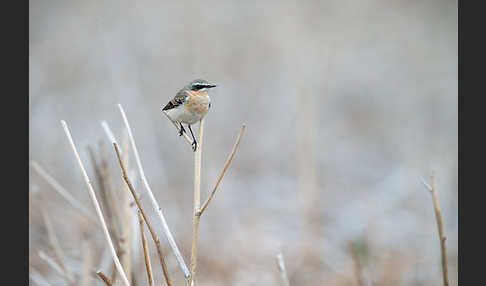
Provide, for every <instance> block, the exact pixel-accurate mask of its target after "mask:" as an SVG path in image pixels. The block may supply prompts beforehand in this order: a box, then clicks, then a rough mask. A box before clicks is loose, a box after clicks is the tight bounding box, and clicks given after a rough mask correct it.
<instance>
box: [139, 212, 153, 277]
mask: <svg viewBox="0 0 486 286" xmlns="http://www.w3.org/2000/svg"><path fill="white" fill-rule="evenodd" d="M138 222H139V225H140V237H141V239H142V247H143V256H144V258H145V269H147V278H148V282H149V286H153V285H154V278H153V277H152V264H150V253H149V249H148V247H147V238H145V233H144V229H143V217H142V214H141V213H140V211H138Z"/></svg>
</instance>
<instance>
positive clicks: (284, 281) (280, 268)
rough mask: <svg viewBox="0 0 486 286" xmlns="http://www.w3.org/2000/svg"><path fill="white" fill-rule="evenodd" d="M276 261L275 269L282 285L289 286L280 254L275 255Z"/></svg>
mask: <svg viewBox="0 0 486 286" xmlns="http://www.w3.org/2000/svg"><path fill="white" fill-rule="evenodd" d="M276 261H277V269H278V272H279V273H280V278H281V279H282V284H283V285H284V286H290V282H289V277H288V275H287V269H286V268H285V263H284V258H283V254H282V253H281V252H280V253H279V254H277V256H276Z"/></svg>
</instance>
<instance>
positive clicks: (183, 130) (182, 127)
mask: <svg viewBox="0 0 486 286" xmlns="http://www.w3.org/2000/svg"><path fill="white" fill-rule="evenodd" d="M184 132H186V130H185V129H184V126H182V124H181V129H180V130H179V136H182V134H184Z"/></svg>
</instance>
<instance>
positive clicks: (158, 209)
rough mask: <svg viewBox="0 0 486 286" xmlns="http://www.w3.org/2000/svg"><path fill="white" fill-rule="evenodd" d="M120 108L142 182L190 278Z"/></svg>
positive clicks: (172, 246) (183, 269)
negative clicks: (146, 176)
mask: <svg viewBox="0 0 486 286" xmlns="http://www.w3.org/2000/svg"><path fill="white" fill-rule="evenodd" d="M118 108H119V109H120V113H121V115H122V117H123V121H124V123H125V126H126V128H127V131H128V135H129V137H130V142H131V144H132V149H133V153H134V155H135V161H136V163H137V166H138V170H139V173H140V177H141V179H142V182H143V185H144V187H145V189H146V190H147V193H148V194H149V198H150V202H151V203H152V207H153V209H154V211H155V212H156V213H157V215H158V216H159V218H160V221H161V222H162V228H163V230H164V232H165V236H166V237H167V240H168V242H169V245H170V247H171V249H172V252H173V253H174V255H175V257H176V259H177V262H178V263H179V266H180V268H181V269H182V272H183V273H184V277H186V278H189V276H190V272H189V269H188V268H187V266H186V263H185V262H184V259H183V258H182V255H181V253H180V251H179V248H178V247H177V244H176V242H175V240H174V237H173V236H172V233H171V232H170V230H169V226H168V225H167V222H166V220H165V217H164V214H163V213H162V208H161V207H160V206H159V203H158V202H157V200H156V199H155V197H154V194H153V193H152V189H151V188H150V185H149V184H148V181H147V179H146V178H145V173H144V171H143V167H142V163H141V161H140V156H139V155H138V150H137V146H136V145H135V139H134V138H133V134H132V129H131V128H130V124H129V123H128V119H127V116H126V115H125V111H124V110H123V107H122V105H121V104H118Z"/></svg>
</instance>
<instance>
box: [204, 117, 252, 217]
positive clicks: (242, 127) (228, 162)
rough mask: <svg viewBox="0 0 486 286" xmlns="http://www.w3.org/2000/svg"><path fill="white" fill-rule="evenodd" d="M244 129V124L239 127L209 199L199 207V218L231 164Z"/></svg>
mask: <svg viewBox="0 0 486 286" xmlns="http://www.w3.org/2000/svg"><path fill="white" fill-rule="evenodd" d="M245 127H246V126H245V125H244V124H243V125H242V126H241V129H240V133H239V134H238V137H237V138H236V142H235V145H233V150H232V151H231V153H230V154H229V156H228V159H226V162H225V163H224V166H223V170H221V173H219V176H218V179H217V180H216V184H215V185H214V188H213V190H212V191H211V194H210V195H209V197H208V198H207V199H206V201H205V202H204V204H203V206H202V207H201V210H200V211H199V213H198V215H199V216H201V215H202V214H203V212H204V210H205V209H206V208H207V207H208V205H209V203H210V202H211V200H212V199H213V197H214V194H215V193H216V190H217V189H218V186H219V183H220V182H221V179H223V176H224V174H225V172H226V169H228V167H229V165H230V163H231V160H233V156H234V155H235V153H236V150H237V149H238V145H239V144H240V139H241V136H242V135H243V132H244V131H245Z"/></svg>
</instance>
